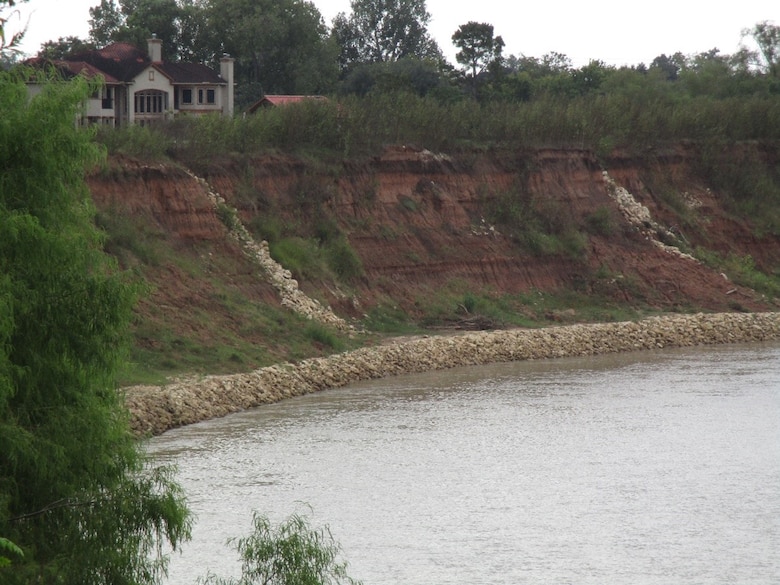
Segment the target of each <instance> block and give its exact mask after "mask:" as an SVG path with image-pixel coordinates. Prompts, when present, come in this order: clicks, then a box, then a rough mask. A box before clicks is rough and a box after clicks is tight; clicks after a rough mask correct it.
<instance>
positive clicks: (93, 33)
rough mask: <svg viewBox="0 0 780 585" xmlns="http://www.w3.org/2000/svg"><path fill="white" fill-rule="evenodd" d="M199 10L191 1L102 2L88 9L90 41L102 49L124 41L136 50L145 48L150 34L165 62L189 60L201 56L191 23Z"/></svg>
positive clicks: (127, 0)
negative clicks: (158, 43) (158, 41)
mask: <svg viewBox="0 0 780 585" xmlns="http://www.w3.org/2000/svg"><path fill="white" fill-rule="evenodd" d="M201 12H202V10H200V9H198V8H197V7H195V5H193V4H192V3H191V2H188V3H186V4H184V3H181V2H180V1H177V0H119V4H118V5H117V4H116V3H115V2H114V0H101V2H100V4H99V5H98V6H95V7H93V8H90V9H89V14H90V16H91V17H92V18H91V19H90V21H89V23H90V38H91V40H92V41H93V42H94V43H95V44H96V45H100V46H105V45H107V44H110V43H115V42H120V41H121V42H126V43H130V44H132V45H135V46H136V47H146V41H147V39H149V38H150V37H151V36H152V35H155V36H156V37H157V38H159V39H160V40H162V50H163V58H164V59H165V60H166V61H179V60H181V59H182V58H185V59H188V58H190V57H191V56H192V55H196V54H200V53H199V51H198V47H197V43H199V42H200V41H201V39H199V38H197V37H194V36H193V34H192V32H193V30H198V27H197V26H193V24H192V23H191V22H190V21H191V20H193V19H196V18H197V17H198V16H199V15H200V13H201Z"/></svg>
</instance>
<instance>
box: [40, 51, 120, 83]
mask: <svg viewBox="0 0 780 585" xmlns="http://www.w3.org/2000/svg"><path fill="white" fill-rule="evenodd" d="M25 63H26V64H27V65H30V66H32V67H34V68H36V69H46V68H52V69H54V70H56V71H57V73H58V74H59V75H61V76H62V77H64V78H66V79H71V78H73V77H76V76H77V75H81V76H83V77H84V78H86V79H95V78H97V77H102V78H103V80H104V81H105V83H110V84H116V83H120V81H119V80H118V79H116V78H115V77H114V76H112V75H110V74H108V73H106V72H105V71H101V70H100V69H98V68H97V67H95V66H94V65H91V64H89V63H87V62H86V61H52V60H51V59H46V58H43V57H33V58H32V59H28V60H27V61H25Z"/></svg>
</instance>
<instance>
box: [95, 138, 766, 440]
mask: <svg viewBox="0 0 780 585" xmlns="http://www.w3.org/2000/svg"><path fill="white" fill-rule="evenodd" d="M756 156H757V157H758V158H759V159H760V160H763V162H764V163H765V164H766V165H769V166H770V167H775V166H777V165H778V164H780V154H778V152H777V151H775V150H771V149H768V150H764V151H761V152H757V153H756ZM697 168H698V167H697V164H696V157H695V155H694V153H693V152H692V151H691V148H690V147H682V146H681V147H677V148H670V149H669V150H668V151H667V152H664V153H655V154H654V155H653V156H648V157H643V158H638V157H636V156H628V155H621V154H620V153H615V154H613V155H612V156H611V157H608V158H606V159H597V158H596V156H595V155H594V154H593V153H591V152H589V151H580V150H537V151H517V152H513V151H507V150H503V151H493V152H485V151H480V152H472V153H464V152H461V153H458V154H453V155H443V154H438V153H432V152H429V151H426V150H424V149H419V148H412V147H402V146H399V147H393V148H388V149H386V150H385V152H384V153H383V154H382V155H381V156H377V157H373V158H370V159H367V160H363V161H360V162H356V161H351V162H339V163H330V164H325V163H321V162H320V163H316V164H315V163H311V162H308V163H307V162H304V161H302V160H300V159H296V158H293V157H289V156H280V155H273V156H271V155H268V156H262V157H257V158H254V159H247V158H242V159H241V160H240V161H237V160H229V159H226V160H223V161H211V162H210V163H209V165H208V166H207V167H203V168H199V169H194V170H193V172H191V171H188V170H183V169H182V168H181V167H179V166H177V165H175V164H146V163H141V162H138V161H134V160H128V159H124V158H116V159H112V161H111V164H110V167H109V168H108V170H103V171H101V172H99V173H96V174H95V175H93V176H91V177H90V178H89V185H90V188H91V191H92V194H93V197H94V200H95V202H96V204H97V206H98V208H99V209H100V210H101V212H102V213H103V214H104V215H105V216H106V217H107V218H109V219H111V218H115V219H118V220H119V229H120V231H121V230H122V229H128V230H135V231H134V232H133V234H132V236H131V238H130V239H131V240H132V241H131V243H130V244H128V245H127V246H126V249H124V250H123V253H126V254H127V256H126V257H125V258H124V259H123V262H124V263H125V264H128V265H133V263H136V264H142V265H143V272H144V275H145V277H146V278H147V279H148V280H149V282H150V284H151V285H152V293H151V296H150V297H149V298H148V299H147V300H145V301H144V302H143V303H142V305H141V307H140V310H139V311H140V314H139V316H138V320H139V321H140V322H143V321H144V320H147V319H155V320H156V323H157V326H158V328H159V329H164V330H166V331H168V332H170V334H171V337H176V338H177V339H178V338H187V337H188V336H191V337H196V336H199V337H200V338H202V339H209V338H213V337H214V336H215V335H217V334H219V333H220V332H222V333H226V334H225V335H224V339H225V340H226V343H229V342H230V339H231V338H233V339H235V338H236V337H238V336H240V337H241V338H242V340H244V341H246V342H248V343H251V344H258V345H262V346H263V347H267V348H268V349H267V352H268V354H269V355H272V356H274V357H276V356H277V354H276V353H274V352H275V349H276V348H275V347H274V346H275V345H278V344H275V343H274V339H273V337H272V334H271V335H270V336H269V333H268V332H267V331H266V330H264V329H263V328H260V327H251V326H247V325H248V324H247V323H243V322H240V320H239V319H236V318H235V315H234V314H232V313H231V311H230V310H229V309H230V303H228V302H226V301H230V302H232V303H233V304H235V303H236V302H246V303H263V304H274V305H276V306H279V307H282V308H284V310H287V307H288V306H290V305H291V303H290V300H289V299H290V298H293V297H294V296H296V295H297V292H296V290H297V289H298V288H300V289H301V290H302V291H303V292H304V293H306V294H307V295H308V296H310V297H313V298H316V299H318V300H319V301H320V302H321V303H322V305H323V307H325V308H326V309H328V307H329V308H330V309H332V310H333V312H334V314H335V315H336V316H337V318H339V319H344V320H346V321H347V322H355V321H356V320H359V319H360V318H361V317H363V315H364V314H365V313H367V312H368V311H370V309H371V308H372V307H374V306H376V305H379V304H383V305H387V304H388V303H390V304H392V305H393V306H394V307H397V308H398V309H399V310H401V311H403V312H405V313H406V314H407V315H410V316H412V317H414V316H420V315H422V314H423V312H424V308H423V307H421V304H420V299H431V298H435V297H436V296H437V295H438V294H439V293H440V291H449V292H450V293H452V292H453V291H455V295H460V298H463V295H464V293H475V294H480V293H484V294H492V295H495V296H500V295H504V294H507V295H511V294H517V293H528V292H531V291H545V292H558V291H562V290H575V291H577V292H578V293H580V294H581V295H593V296H598V297H599V299H601V302H604V299H607V300H608V301H609V300H610V299H612V300H614V301H616V302H620V303H623V304H628V305H633V306H637V307H643V308H648V307H649V308H654V309H657V310H660V311H665V310H668V311H691V310H703V311H711V312H721V313H722V312H728V311H761V312H765V311H773V310H777V305H776V304H775V303H774V302H772V301H771V300H767V299H766V298H764V297H763V296H762V295H760V294H758V293H756V292H755V291H753V290H750V289H747V288H745V287H742V286H738V285H736V284H735V283H734V282H733V280H732V279H731V278H730V275H729V274H723V273H721V272H719V271H716V270H713V269H711V268H708V267H707V266H705V265H704V264H702V263H700V262H698V261H697V260H695V259H693V258H692V257H691V256H689V255H688V254H686V253H683V252H681V250H680V248H679V247H677V246H681V247H683V248H685V249H687V250H692V249H695V248H696V247H701V248H704V249H707V250H710V251H713V252H716V253H718V254H720V255H723V256H725V255H728V254H733V255H735V256H738V257H745V256H750V257H751V258H752V259H753V260H754V261H755V264H756V267H757V268H758V269H760V270H762V271H764V272H766V273H773V272H777V271H778V270H780V238H779V237H778V236H774V235H771V234H767V235H763V236H759V235H757V234H758V233H759V232H758V230H756V229H754V227H753V226H752V225H751V222H750V221H749V219H747V218H739V217H736V216H735V215H734V214H733V213H732V212H730V211H729V207H728V205H727V204H726V202H727V201H728V199H729V194H727V193H720V192H717V191H716V190H713V189H712V188H711V186H710V185H709V184H708V180H707V177H706V176H702V174H701V172H700V171H698V170H697ZM215 197H218V198H215ZM215 202H216V203H215ZM219 202H224V203H219ZM220 205H223V208H222V209H220ZM224 206H226V207H227V208H229V209H230V210H235V214H236V215H235V217H236V218H237V219H238V220H240V223H241V224H242V225H243V226H246V227H248V228H250V230H249V232H253V233H255V234H257V233H262V231H263V229H264V230H266V231H268V230H270V231H273V229H276V230H277V233H278V232H279V231H282V232H284V233H285V234H287V235H289V234H291V233H292V234H295V235H299V236H300V237H302V238H316V237H326V236H328V234H329V235H330V236H329V237H332V236H333V235H334V234H337V235H338V237H342V238H344V239H345V241H346V242H348V244H349V247H350V249H351V250H353V251H354V252H355V253H356V255H357V257H359V259H360V262H361V263H362V267H363V272H364V273H363V276H362V277H360V278H358V279H357V280H356V281H354V282H352V283H351V284H350V285H349V286H348V287H345V286H342V285H340V284H338V283H337V282H334V281H329V282H323V281H320V282H315V281H306V280H302V281H300V282H298V280H296V279H295V278H292V275H290V274H289V273H288V272H287V271H285V270H284V267H281V269H280V270H281V272H280V273H279V274H280V275H281V276H279V274H277V276H279V278H276V280H275V279H274V278H273V277H271V276H272V275H270V272H271V271H269V269H268V268H267V267H266V266H265V264H264V263H263V262H259V261H258V257H259V256H263V259H264V260H265V259H266V258H265V256H267V255H266V254H263V253H262V252H264V248H263V247H262V244H261V243H260V242H255V243H256V244H257V246H256V247H254V248H252V250H253V253H247V246H246V242H242V238H243V236H241V235H240V234H239V235H238V236H236V233H234V232H231V230H230V229H229V225H228V224H229V223H230V222H226V221H225V219H226V218H225V215H224V211H225V208H224ZM231 213H232V211H231ZM499 218H503V221H504V223H503V224H502V223H501V222H500V221H499ZM513 222H514V223H513ZM258 226H260V227H261V228H262V229H257V228H258ZM526 227H529V229H530V228H531V227H532V228H533V229H535V230H537V232H538V233H543V234H552V237H562V236H564V235H565V234H567V233H571V232H574V233H577V234H579V236H580V237H579V242H580V248H579V249H578V250H577V252H576V253H566V252H561V251H558V252H550V251H549V250H548V251H543V250H541V251H540V250H539V249H535V248H534V247H533V246H529V245H528V242H523V241H522V238H521V237H520V238H519V237H518V233H521V232H522V231H523V229H524V228H526ZM272 228H273V229H272ZM120 235H121V234H120ZM139 239H140V240H141V241H140V244H143V243H144V242H145V241H150V242H154V241H165V242H166V246H167V247H166V248H165V249H166V250H169V252H167V253H172V254H181V255H182V256H184V255H187V262H189V263H190V264H197V265H198V269H197V270H188V269H187V268H186V264H185V263H176V262H169V261H167V260H166V258H160V257H154V258H151V259H150V258H144V250H143V249H139ZM250 244H252V243H251V242H250ZM141 247H142V246H141ZM250 247H251V246H250ZM152 248H153V247H152ZM128 250H129V251H128ZM274 270H275V269H274ZM203 275H206V276H205V277H204V276H203ZM277 281H278V282H277ZM215 283H219V284H220V285H221V288H220V287H217V286H215ZM226 285H229V289H226V288H225V286H226ZM226 291H227V292H226ZM283 291H286V292H285V294H282V292H283ZM235 299H240V301H236V300H235ZM292 304H295V303H292ZM299 305H300V306H304V305H306V303H299ZM315 306H316V304H315ZM330 309H328V310H330ZM575 318H576V315H575ZM675 319H676V318H673V319H671V320H668V321H664V323H667V324H670V326H671V327H672V329H673V330H674V329H675V328H676V327H678V323H679V322H678V321H676V320H675ZM679 319H687V318H683V317H680V318H679ZM710 319H711V318H710V317H704V316H698V317H696V319H695V320H694V321H692V322H687V321H684V324H683V325H679V327H682V329H684V330H686V331H687V333H686V334H685V336H684V337H683V338H680V339H677V338H675V337H674V336H671V337H670V336H669V335H667V334H666V333H663V332H658V331H657V330H656V329H655V328H654V327H655V325H653V327H650V325H649V324H648V323H655V322H654V321H650V322H643V324H642V325H636V324H609V325H603V326H593V327H585V326H573V327H574V328H572V329H550V330H549V331H547V330H545V331H512V332H495V333H492V334H478V335H477V336H476V337H474V336H471V335H465V336H458V337H443V338H436V337H434V338H430V339H426V340H422V341H418V342H414V343H407V344H401V345H398V344H391V345H390V346H388V347H389V349H382V348H375V349H373V350H366V352H362V351H360V352H354V353H353V354H348V356H341V357H339V356H336V357H334V358H327V359H328V360H331V359H332V360H335V362H339V363H341V364H342V365H339V366H334V368H335V369H332V370H329V372H328V373H326V372H324V371H323V370H322V368H323V367H324V366H323V364H324V363H326V362H320V361H316V360H315V361H312V362H308V361H306V362H303V363H301V364H299V365H296V366H293V365H290V364H287V365H284V366H275V367H272V368H270V369H263V370H258V371H256V372H254V373H252V374H246V375H241V376H235V377H227V378H224V379H211V378H209V379H208V380H209V383H208V384H206V385H201V384H196V385H192V384H184V385H181V384H174V385H171V386H167V387H165V388H164V389H163V390H162V391H160V392H159V396H157V397H156V398H155V399H154V400H151V399H150V396H151V395H152V394H154V393H157V390H159V389H157V390H154V389H151V390H139V389H135V390H133V391H132V392H131V393H130V394H129V395H128V399H129V400H130V403H131V406H133V409H134V413H136V414H135V416H136V419H135V426H136V429H137V430H138V431H139V432H152V433H156V432H161V431H162V430H165V429H166V428H171V427H174V426H178V425H181V424H187V423H188V422H194V421H195V420H201V419H203V418H209V417H211V416H220V415H222V414H226V413H227V412H232V411H234V410H236V409H239V408H245V407H247V406H252V405H255V404H260V403H263V402H266V401H272V400H276V399H279V398H280V397H285V396H290V395H296V394H299V393H303V392H307V391H311V390H312V389H321V388H325V387H333V386H338V385H341V384H343V383H347V382H351V381H354V380H360V379H365V378H366V377H374V376H376V375H388V374H394V373H400V372H407V371H420V370H421V369H430V368H433V367H451V366H454V365H464V364H468V363H485V362H486V361H504V360H507V359H524V358H528V357H549V356H556V355H587V354H589V353H600V352H604V351H624V350H626V349H635V348H639V347H658V346H659V344H660V345H664V346H668V345H690V344H694V343H719V342H724V341H748V340H753V339H766V338H774V337H776V336H777V318H776V316H771V317H770V316H768V317H761V316H759V315H750V316H743V315H737V314H735V315H727V316H722V317H718V319H725V320H726V321H717V322H716V323H717V325H713V324H712V323H713V322H712V321H710ZM762 319H765V320H762ZM742 320H744V321H742ZM737 323H739V325H738V326H737V325H736V324H737ZM741 323H747V324H748V325H747V327H748V330H749V332H745V331H743V329H742V325H741ZM250 325H251V324H250ZM637 328H638V329H637ZM705 329H706V334H705V333H702V331H704V330H705ZM721 329H722V330H723V331H725V332H726V333H725V335H726V337H725V338H723V337H721V335H722V332H720V330H721ZM584 331H588V332H589V333H582V332H584ZM581 335H582V336H583V337H582V339H584V340H586V341H583V343H584V344H585V345H583V346H576V347H569V345H567V344H566V343H565V342H569V341H571V340H570V339H569V338H570V337H572V336H573V337H576V338H577V339H579V338H580V336H581ZM670 335H671V334H670ZM637 336H638V337H637ZM141 341H142V342H143V343H146V344H147V345H148V347H149V348H151V349H152V350H153V349H154V347H155V343H156V340H155V339H151V338H150V339H146V340H144V339H142V340H141ZM539 344H541V345H539ZM536 347H542V348H543V349H539V350H538V351H536V350H534V349H533V348H536ZM486 348H490V352H488V350H487V349H486ZM499 348H503V349H502V350H501V351H503V352H504V353H501V352H498V353H494V352H493V350H498V349H499ZM385 352H387V353H385ZM506 352H509V353H506ZM524 352H530V353H524ZM369 355H371V356H385V357H381V359H380V362H381V363H382V364H383V365H366V364H365V363H363V365H360V366H355V365H354V364H353V360H356V359H359V360H368V359H369V358H368V357H367V356H369ZM278 357H279V359H278V361H280V362H284V361H285V360H286V359H289V358H287V357H286V356H285V355H283V354H279V356H278ZM339 360H341V361H339ZM416 360H417V361H416ZM370 361H371V363H373V358H371V360H370ZM335 362H334V363H335ZM327 363H330V362H327ZM361 363H362V362H361ZM339 368H341V369H339ZM353 370H354V371H353ZM277 377H278V380H276V378H277ZM268 380H271V381H268ZM274 380H276V381H274ZM279 380H280V381H279Z"/></svg>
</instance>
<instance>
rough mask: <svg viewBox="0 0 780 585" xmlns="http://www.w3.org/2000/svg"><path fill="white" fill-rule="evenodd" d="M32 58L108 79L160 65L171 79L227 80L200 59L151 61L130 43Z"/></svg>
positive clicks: (130, 75) (120, 78) (129, 78)
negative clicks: (59, 56) (55, 58)
mask: <svg viewBox="0 0 780 585" xmlns="http://www.w3.org/2000/svg"><path fill="white" fill-rule="evenodd" d="M30 61H31V62H32V61H40V63H41V64H44V63H49V64H51V65H53V66H55V67H57V68H58V69H59V70H60V71H62V72H63V73H64V74H66V75H67V74H68V73H70V74H72V75H77V74H79V73H83V74H85V75H86V76H87V77H88V78H93V77H96V76H98V75H102V76H103V77H104V78H105V80H106V82H107V83H122V82H124V83H129V82H131V81H133V79H135V78H136V77H137V76H138V74H139V73H141V72H142V71H144V69H146V68H147V67H149V66H153V67H155V68H156V69H158V70H159V71H160V72H162V74H163V75H165V76H166V77H168V78H169V79H170V80H171V82H172V83H192V84H197V83H209V84H225V83H226V82H225V80H224V79H222V77H221V76H220V75H219V73H218V72H216V71H214V70H213V69H211V68H210V67H207V66H206V65H201V64H200V63H166V62H162V63H152V61H151V59H150V58H149V55H147V54H146V52H145V51H142V50H141V49H139V48H137V47H136V46H135V45H131V44H130V43H112V44H110V45H108V46H106V47H104V48H102V49H98V50H93V51H84V52H82V53H79V54H77V55H72V56H70V57H66V58H65V60H63V61H46V60H41V59H38V58H36V59H32V60H30Z"/></svg>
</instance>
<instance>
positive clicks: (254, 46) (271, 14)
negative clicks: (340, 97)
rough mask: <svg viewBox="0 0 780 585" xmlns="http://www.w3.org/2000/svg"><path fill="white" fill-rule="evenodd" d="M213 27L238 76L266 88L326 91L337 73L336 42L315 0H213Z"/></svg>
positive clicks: (213, 34)
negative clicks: (234, 63)
mask: <svg viewBox="0 0 780 585" xmlns="http://www.w3.org/2000/svg"><path fill="white" fill-rule="evenodd" d="M208 27H209V29H210V35H211V38H212V40H213V41H214V42H217V43H220V45H221V51H225V52H227V53H229V54H230V55H231V56H233V57H234V58H235V59H236V65H235V66H236V78H237V80H238V81H239V82H242V83H247V82H249V83H259V84H261V85H262V88H263V90H264V91H265V92H266V93H322V92H325V91H327V90H328V89H329V87H330V85H331V84H332V83H333V82H334V81H335V79H336V77H337V69H336V47H335V45H334V44H333V43H332V41H331V40H330V38H329V34H328V29H327V27H326V26H325V22H324V20H323V18H322V15H321V14H320V12H319V11H318V10H317V8H316V6H315V5H314V4H312V3H311V2H307V1H304V0H211V1H210V3H209V6H208ZM221 51H220V52H221ZM258 97H260V96H256V97H255V99H257V98H258Z"/></svg>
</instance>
